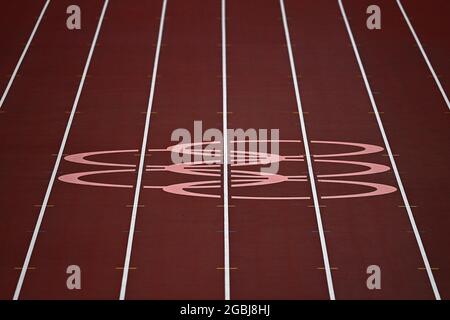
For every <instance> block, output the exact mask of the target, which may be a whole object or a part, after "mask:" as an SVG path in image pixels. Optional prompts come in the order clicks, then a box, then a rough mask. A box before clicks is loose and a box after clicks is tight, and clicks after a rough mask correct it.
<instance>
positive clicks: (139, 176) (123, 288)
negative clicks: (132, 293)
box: [119, 0, 167, 300]
mask: <svg viewBox="0 0 450 320" xmlns="http://www.w3.org/2000/svg"><path fill="white" fill-rule="evenodd" d="M166 7H167V0H164V2H163V6H162V11H161V19H160V24H159V32H158V41H157V45H156V52H155V60H154V62H153V73H152V80H151V85H150V96H149V99H148V105H147V113H146V116H145V127H144V136H143V138H142V147H141V154H140V157H139V168H138V172H137V178H136V186H135V188H136V189H135V193H134V202H133V209H132V212H131V222H130V233H129V234H128V243H127V251H126V254H125V263H124V267H123V274H122V284H121V287H120V296H119V299H120V300H124V299H125V294H126V290H127V281H128V271H129V270H130V260H131V252H132V249H133V238H134V233H135V227H136V216H137V211H138V207H139V194H140V191H141V184H142V173H143V170H144V160H145V154H146V151H147V139H148V132H149V128H150V116H151V114H152V107H153V99H154V96H155V85H156V76H157V74H158V62H159V53H160V52H161V42H162V37H163V30H164V20H165V16H166Z"/></svg>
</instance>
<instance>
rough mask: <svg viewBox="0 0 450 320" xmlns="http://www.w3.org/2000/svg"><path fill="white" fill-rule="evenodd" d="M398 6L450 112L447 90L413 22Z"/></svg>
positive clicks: (398, 2)
mask: <svg viewBox="0 0 450 320" xmlns="http://www.w3.org/2000/svg"><path fill="white" fill-rule="evenodd" d="M397 4H398V7H399V8H400V11H401V12H402V14H403V18H405V21H406V24H407V25H408V27H409V30H410V31H411V33H412V35H413V37H414V40H416V43H417V45H418V46H419V49H420V52H421V53H422V56H423V58H424V59H425V62H426V63H427V66H428V69H430V72H431V74H432V75H433V78H434V81H435V82H436V85H437V86H438V88H439V91H440V92H441V95H442V98H444V101H445V103H446V104H447V108H448V109H449V110H450V101H449V100H448V97H447V94H446V93H445V90H444V88H443V87H442V85H441V81H439V78H438V76H437V74H436V72H435V71H434V68H433V66H432V65H431V62H430V60H429V59H428V56H427V53H426V52H425V49H424V48H423V46H422V43H421V42H420V40H419V37H418V36H417V34H416V31H415V30H414V28H413V26H412V24H411V21H409V18H408V15H407V14H406V11H405V9H404V8H403V6H402V3H401V2H400V0H397Z"/></svg>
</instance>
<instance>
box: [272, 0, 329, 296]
mask: <svg viewBox="0 0 450 320" xmlns="http://www.w3.org/2000/svg"><path fill="white" fill-rule="evenodd" d="M280 8H281V15H282V18H283V25H284V33H285V36H286V43H287V48H288V53H289V61H290V64H291V72H292V80H293V81H292V82H293V84H294V90H295V98H296V100H297V108H298V114H299V119H300V127H301V130H302V139H303V141H304V146H305V155H306V162H307V164H308V173H309V177H310V179H309V181H310V183H311V190H312V195H313V202H314V208H315V212H316V220H317V226H318V228H319V237H320V245H321V247H322V256H323V263H324V266H325V274H326V278H327V285H328V293H329V296H330V300H335V299H336V297H335V295H334V288H333V278H332V275H331V268H330V261H329V259H328V250H327V244H326V240H325V233H324V230H323V225H322V216H321V213H320V205H319V198H318V196H317V189H316V182H315V178H314V171H313V166H312V160H311V153H310V151H309V142H308V141H309V140H308V136H307V134H306V125H305V119H304V116H303V108H302V102H301V99H300V91H299V88H298V81H297V71H296V68H295V62H294V55H293V53H292V45H291V36H290V35H289V27H288V23H287V18H286V9H285V7H284V1H283V0H280Z"/></svg>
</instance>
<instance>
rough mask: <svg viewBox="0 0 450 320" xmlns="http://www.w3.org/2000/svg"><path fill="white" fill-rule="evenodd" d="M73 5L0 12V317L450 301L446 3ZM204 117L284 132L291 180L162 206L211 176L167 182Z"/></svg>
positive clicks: (208, 122)
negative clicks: (376, 270)
mask: <svg viewBox="0 0 450 320" xmlns="http://www.w3.org/2000/svg"><path fill="white" fill-rule="evenodd" d="M72 4H75V3H74V2H73V1H66V0H58V1H57V0H51V1H45V0H41V1H37V0H33V1H32V0H21V1H15V2H11V1H10V2H6V3H4V4H2V11H1V16H2V18H1V19H0V38H1V39H2V46H1V59H0V86H1V87H0V94H2V100H1V104H0V136H1V137H2V138H1V140H0V141H1V142H0V150H1V153H0V177H1V178H0V190H1V192H0V217H1V221H2V222H1V223H0V298H1V299H12V298H14V299H118V298H120V299H124V298H126V299H334V298H336V299H439V298H442V299H449V298H450V258H449V255H448V248H447V247H448V244H449V243H450V233H448V230H449V228H450V218H449V217H450V215H449V213H450V212H449V209H448V204H449V203H448V195H449V194H450V188H449V183H448V181H449V178H450V176H449V170H448V163H449V159H450V153H449V143H448V142H449V139H450V130H449V116H450V105H449V104H448V98H447V94H448V93H449V92H450V79H449V78H450V60H449V59H448V57H449V56H450V44H449V42H448V35H449V34H450V23H449V22H448V19H447V16H446V15H447V12H449V11H450V4H449V3H448V1H446V0H432V1H420V0H410V1H407V0H403V1H402V2H398V1H395V0H377V1H375V2H374V1H366V0H343V1H342V2H341V1H338V0H317V1H299V0H284V1H283V0H281V1H280V0H259V1H256V0H244V1H243V0H222V1H221V0H214V1H212V0H211V1H206V0H191V1H184V0H158V1H156V0H155V1H144V0H136V1H128V0H127V1H125V0H109V1H108V0H106V1H103V0H96V1H92V0H77V1H76V4H77V5H79V6H80V7H81V10H82V29H81V30H77V31H69V30H68V29H67V28H66V25H65V20H66V18H67V14H66V8H67V7H68V6H69V5H72ZM371 4H377V5H379V6H380V8H381V13H382V29H381V30H372V31H371V30H368V29H367V28H366V18H367V14H366V8H367V7H368V6H369V5H371ZM196 120H201V121H202V124H203V128H204V130H206V129H208V128H218V129H221V130H222V129H226V128H242V129H244V130H246V129H248V128H256V129H276V128H277V129H280V140H282V141H283V142H281V143H280V152H281V154H285V155H290V156H291V157H292V156H293V157H296V159H297V161H283V162H281V163H280V171H279V174H280V176H283V177H287V176H291V177H292V176H294V177H293V178H292V179H291V181H289V182H283V183H275V184H268V185H265V186H258V187H253V188H252V187H250V188H245V187H242V186H240V183H242V182H239V179H238V176H239V175H238V174H237V173H238V171H236V169H240V170H252V169H251V168H247V167H243V168H236V167H235V166H233V165H232V164H231V165H227V166H225V167H224V166H216V167H213V169H210V170H211V171H209V172H210V173H211V172H212V173H213V174H212V176H213V178H211V179H212V180H213V182H212V183H211V186H212V187H209V188H204V189H191V191H195V190H197V191H198V190H200V192H204V193H202V196H192V195H180V194H174V192H170V190H172V189H171V187H169V189H168V190H169V191H168V190H163V189H162V188H160V187H162V186H174V185H177V184H181V183H187V182H189V181H197V182H199V183H201V181H202V179H203V180H205V179H206V180H210V179H209V178H205V177H203V178H202V177H201V176H200V177H199V176H197V177H192V178H191V177H190V176H187V175H186V174H180V173H177V172H173V171H170V170H167V165H168V164H170V152H167V150H166V148H167V147H169V146H171V145H173V144H175V142H172V141H171V139H170V137H171V134H172V132H173V130H174V129H177V128H186V129H189V130H193V125H194V121H196ZM355 144H358V145H356V146H355ZM361 146H363V147H361ZM364 147H365V148H366V149H364ZM361 150H364V151H363V152H359V154H353V155H350V156H347V155H345V153H353V152H358V151H361ZM90 152H94V154H92V155H90V156H89V155H86V153H90ZM101 152H105V153H101ZM80 154H81V155H80ZM226 154H227V155H228V156H227V157H225V158H226V160H227V161H226V162H227V163H229V164H230V163H232V160H233V159H232V157H231V156H229V154H228V153H226ZM78 155H79V156H78ZM84 156H86V157H84ZM83 157H84V158H83ZM89 161H91V162H89ZM83 162H84V163H83ZM355 162H356V163H355ZM358 163H359V164H358ZM364 167H366V168H364ZM369 167H370V168H372V169H373V170H375V172H376V173H375V174H364V175H361V174H356V175H349V174H348V173H352V172H355V171H356V172H359V171H364V170H366V169H367V168H369ZM97 171H99V172H97ZM83 172H84V173H86V174H92V173H93V172H94V173H96V174H94V175H91V176H85V177H79V178H80V179H81V181H88V182H90V183H91V185H87V184H83V183H82V182H81V183H80V180H76V179H75V178H74V177H75V175H76V174H77V173H83ZM224 177H225V178H224ZM311 179H312V180H311ZM92 184H97V185H92ZM374 184H376V185H377V186H378V189H377V190H381V191H383V192H380V193H382V194H378V195H373V194H371V195H364V196H360V197H354V196H348V195H355V194H356V195H357V194H361V193H366V192H370V191H371V190H373V189H374V188H373V187H372V188H371V187H369V188H368V187H367V186H370V185H372V186H373V185H374ZM177 192H179V191H177ZM271 197H272V199H270V198H271ZM274 197H275V198H276V199H274ZM286 197H291V198H290V199H286ZM280 198H284V199H280ZM69 265H78V266H80V268H81V270H82V289H81V290H68V289H67V287H66V279H67V277H68V274H67V273H66V268H67V267H68V266H69ZM370 265H378V266H380V268H381V279H382V280H381V286H382V287H381V290H368V288H367V286H366V279H367V277H368V274H367V273H366V269H367V267H368V266H370Z"/></svg>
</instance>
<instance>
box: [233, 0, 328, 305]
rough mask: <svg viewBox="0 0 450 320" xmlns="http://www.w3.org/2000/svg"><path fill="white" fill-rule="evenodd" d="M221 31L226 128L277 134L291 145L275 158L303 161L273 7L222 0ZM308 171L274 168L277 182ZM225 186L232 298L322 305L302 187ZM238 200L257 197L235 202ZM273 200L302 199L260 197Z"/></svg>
mask: <svg viewBox="0 0 450 320" xmlns="http://www.w3.org/2000/svg"><path fill="white" fill-rule="evenodd" d="M227 27H228V30H227V33H228V36H227V41H228V46H229V47H228V49H227V56H228V76H229V80H228V99H229V100H228V101H229V102H228V110H229V111H230V112H231V113H230V114H229V120H228V121H229V127H230V128H235V129H237V128H241V129H243V130H247V129H250V128H255V129H257V130H258V129H269V130H270V129H280V139H286V140H294V142H291V143H289V142H286V143H281V145H280V153H281V154H284V155H286V154H287V155H303V154H304V152H305V151H304V150H305V149H304V146H303V145H302V143H301V142H300V141H299V140H301V137H302V134H301V130H300V122H299V117H298V113H296V112H297V105H296V101H295V95H294V90H293V85H292V77H291V69H290V65H289V57H288V51H287V47H286V39H285V34H284V29H283V22H282V16H281V11H280V5H279V2H278V1H273V0H265V1H232V0H229V1H227ZM233 169H234V170H236V169H239V168H237V167H233V166H231V170H232V172H233ZM244 169H246V170H250V171H255V172H258V170H259V169H260V168H259V167H258V166H256V167H255V166H248V167H244ZM307 173H308V170H307V167H306V162H305V161H297V162H283V163H281V164H280V170H279V174H280V175H281V176H287V175H305V176H306V175H307ZM231 181H232V184H231V189H230V197H231V199H230V205H231V206H232V207H230V211H229V212H230V232H231V233H230V266H231V267H232V268H236V269H232V271H231V299H328V298H329V295H328V290H327V281H326V278H325V271H324V270H323V266H324V265H323V257H322V251H321V248H320V240H319V234H318V232H317V231H318V227H317V222H316V219H315V213H314V205H313V201H312V195H311V186H310V185H309V183H308V182H307V181H306V180H305V181H304V182H301V181H298V182H294V181H292V182H284V183H275V184H270V185H268V186H263V187H250V188H243V187H239V179H236V178H234V179H233V178H232V179H231ZM233 182H234V183H233ZM243 195H244V196H249V197H261V199H245V200H243V199H237V197H239V196H243ZM277 196H280V197H282V198H283V197H286V196H291V197H295V196H297V197H298V196H300V197H302V196H303V197H306V198H308V199H304V200H268V199H264V198H265V197H277Z"/></svg>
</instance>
